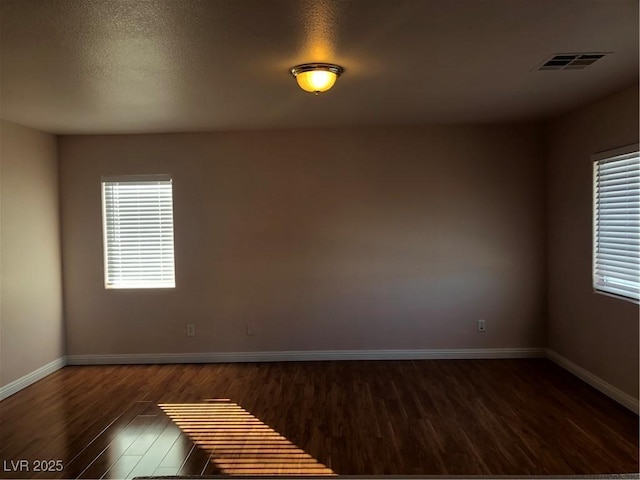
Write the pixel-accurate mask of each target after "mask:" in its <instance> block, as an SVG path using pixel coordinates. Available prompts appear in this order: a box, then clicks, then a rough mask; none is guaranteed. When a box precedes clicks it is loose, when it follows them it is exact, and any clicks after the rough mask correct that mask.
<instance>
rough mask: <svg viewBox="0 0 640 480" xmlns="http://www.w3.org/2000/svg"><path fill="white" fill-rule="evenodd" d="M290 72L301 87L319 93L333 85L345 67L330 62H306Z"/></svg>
mask: <svg viewBox="0 0 640 480" xmlns="http://www.w3.org/2000/svg"><path fill="white" fill-rule="evenodd" d="M290 72H291V75H293V76H294V77H295V79H296V81H297V82H298V85H299V86H300V88H301V89H303V90H304V91H306V92H312V93H315V94H316V95H318V94H319V93H320V92H326V91H327V90H329V89H330V88H331V87H333V84H334V83H336V80H337V79H338V77H339V76H340V74H341V73H342V72H344V69H343V68H342V67H339V66H338V65H333V64H330V63H305V64H303V65H297V66H295V67H293V68H292V69H291V70H290Z"/></svg>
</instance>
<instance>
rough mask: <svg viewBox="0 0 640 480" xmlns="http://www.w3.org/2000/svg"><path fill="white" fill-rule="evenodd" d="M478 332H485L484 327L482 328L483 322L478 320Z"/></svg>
mask: <svg viewBox="0 0 640 480" xmlns="http://www.w3.org/2000/svg"><path fill="white" fill-rule="evenodd" d="M478 331H479V332H485V331H486V329H485V326H484V320H478Z"/></svg>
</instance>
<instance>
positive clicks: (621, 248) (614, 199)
mask: <svg viewBox="0 0 640 480" xmlns="http://www.w3.org/2000/svg"><path fill="white" fill-rule="evenodd" d="M593 160H594V163H593V176H594V214H593V229H594V233H593V286H594V288H595V289H596V290H597V291H600V292H606V293H609V294H613V295H618V296H622V297H626V298H631V299H634V300H640V157H639V155H638V145H637V144H636V145H631V146H629V147H624V148H620V149H616V150H611V151H608V152H603V153H600V154H597V155H594V156H593Z"/></svg>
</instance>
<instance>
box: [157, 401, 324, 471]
mask: <svg viewBox="0 0 640 480" xmlns="http://www.w3.org/2000/svg"><path fill="white" fill-rule="evenodd" d="M209 402H210V403H180V404H159V405H158V406H159V407H160V408H161V409H162V410H163V411H164V412H165V413H166V414H167V415H168V416H169V417H170V418H171V420H173V422H174V423H175V424H176V425H178V426H179V427H180V428H181V429H182V431H183V432H184V433H185V434H187V435H188V436H189V438H190V439H191V441H193V442H194V443H195V444H196V445H197V446H198V447H200V448H202V449H203V450H205V451H207V452H208V453H210V454H211V458H212V460H213V462H214V463H215V464H216V466H217V467H218V468H219V469H220V470H221V473H222V474H226V475H336V474H335V472H334V471H333V470H331V469H330V468H328V467H326V466H325V465H323V464H322V463H320V462H318V461H317V460H316V459H315V458H313V457H312V456H311V455H309V454H308V453H306V452H305V451H304V450H302V449H300V448H298V447H297V446H296V445H294V444H293V443H291V442H290V441H289V440H287V439H286V438H285V437H283V436H282V435H280V434H279V433H278V432H276V431H275V430H273V429H272V428H271V427H269V426H268V425H266V424H264V423H263V422H262V421H260V419H258V418H256V417H254V416H253V415H251V414H250V413H249V412H247V411H246V410H245V409H244V408H242V407H240V406H239V405H237V404H235V403H233V402H231V401H229V400H226V399H218V400H211V401H209Z"/></svg>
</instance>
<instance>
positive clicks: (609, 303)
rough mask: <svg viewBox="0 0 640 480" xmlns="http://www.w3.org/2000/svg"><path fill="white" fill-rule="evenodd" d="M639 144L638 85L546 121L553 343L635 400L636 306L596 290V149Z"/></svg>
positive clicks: (575, 361) (636, 368) (553, 346)
mask: <svg viewBox="0 0 640 480" xmlns="http://www.w3.org/2000/svg"><path fill="white" fill-rule="evenodd" d="M636 142H638V86H637V85H635V86H633V87H632V88H629V89H627V90H625V91H623V92H621V93H619V94H617V95H614V96H611V97H609V98H606V99H604V100H601V101H599V102H596V103H594V104H592V105H589V106H588V107H586V108H583V109H581V110H578V111H575V112H573V113H571V114H569V115H566V116H564V117H562V118H560V119H558V120H556V121H555V122H553V123H552V124H551V125H550V127H549V155H548V160H549V161H548V167H547V168H548V177H547V180H548V217H549V226H548V237H549V247H548V248H549V251H548V254H549V258H548V263H549V267H548V268H549V279H548V290H549V320H548V322H549V347H550V348H551V349H552V350H554V351H556V352H557V353H559V354H560V355H562V356H564V357H565V358H567V359H569V360H570V361H572V362H574V363H576V364H577V365H579V366H581V367H583V368H585V369H587V370H588V371H590V372H591V373H593V374H595V375H597V376H598V377H600V378H602V379H603V380H605V381H607V382H609V383H610V384H612V385H613V386H615V387H617V388H619V389H621V390H623V391H624V392H626V393H628V394H629V395H632V396H633V397H635V398H638V335H639V331H638V323H639V322H638V320H639V317H638V313H639V311H638V305H637V304H634V303H631V302H627V301H624V300H620V299H617V298H612V297H609V296H605V295H602V294H597V293H595V292H594V291H593V287H592V277H591V265H592V263H591V262H592V205H593V200H592V184H593V170H592V168H593V165H592V162H591V159H590V156H591V155H592V154H593V153H596V152H600V151H603V150H608V149H612V148H616V147H621V146H624V145H629V144H633V143H636Z"/></svg>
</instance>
